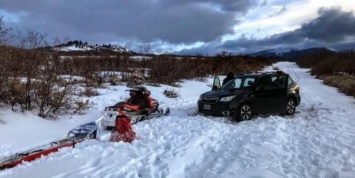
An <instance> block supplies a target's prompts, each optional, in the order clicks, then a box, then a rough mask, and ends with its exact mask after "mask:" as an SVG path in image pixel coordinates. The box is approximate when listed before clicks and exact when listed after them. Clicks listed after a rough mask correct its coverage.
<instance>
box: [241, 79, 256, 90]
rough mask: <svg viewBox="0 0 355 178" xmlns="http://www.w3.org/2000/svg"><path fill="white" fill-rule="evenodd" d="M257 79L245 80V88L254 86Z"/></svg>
mask: <svg viewBox="0 0 355 178" xmlns="http://www.w3.org/2000/svg"><path fill="white" fill-rule="evenodd" d="M254 81H255V78H245V79H244V83H243V88H249V87H251V86H252V85H253V84H254Z"/></svg>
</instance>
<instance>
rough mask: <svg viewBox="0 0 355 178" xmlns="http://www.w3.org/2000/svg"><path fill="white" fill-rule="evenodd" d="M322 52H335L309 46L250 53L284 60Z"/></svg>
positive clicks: (255, 55) (254, 55)
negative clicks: (307, 47)
mask: <svg viewBox="0 0 355 178" xmlns="http://www.w3.org/2000/svg"><path fill="white" fill-rule="evenodd" d="M321 52H335V51H333V50H330V49H328V48H309V49H301V50H299V49H293V48H282V49H271V50H265V51H260V52H256V53H251V54H249V55H250V56H253V57H270V58H279V59H282V60H296V59H298V58H300V57H305V56H310V55H313V54H316V53H321Z"/></svg>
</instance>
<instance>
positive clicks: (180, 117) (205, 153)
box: [0, 62, 355, 178]
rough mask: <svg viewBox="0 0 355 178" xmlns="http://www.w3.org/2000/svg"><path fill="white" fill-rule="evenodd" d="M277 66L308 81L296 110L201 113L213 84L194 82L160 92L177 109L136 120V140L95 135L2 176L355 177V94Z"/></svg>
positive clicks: (302, 84) (287, 66) (284, 65)
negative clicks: (172, 96)
mask: <svg viewBox="0 0 355 178" xmlns="http://www.w3.org/2000/svg"><path fill="white" fill-rule="evenodd" d="M275 65H276V66H278V68H280V69H282V70H283V71H285V72H288V73H289V74H290V75H291V76H292V77H293V78H294V79H295V80H296V81H297V83H298V84H299V85H300V87H301V97H302V103H301V105H300V106H299V107H298V108H297V113H296V114H295V115H294V116H286V117H281V116H263V117H260V116H259V117H255V118H254V119H253V120H251V121H245V122H240V123H234V122H231V121H229V120H228V119H227V118H222V117H204V116H199V115H196V114H194V113H195V112H196V111H195V110H196V101H197V97H198V95H199V94H201V93H203V92H204V91H207V90H208V89H209V88H208V87H207V86H206V85H205V84H201V82H200V83H198V82H193V81H187V82H185V83H183V84H182V87H181V88H180V89H179V90H180V99H176V100H164V99H163V97H161V98H159V97H160V96H158V97H157V99H158V100H160V101H162V102H163V103H164V104H168V105H170V108H171V114H170V115H169V116H164V117H161V118H157V119H151V120H146V121H143V122H140V123H138V124H136V125H134V126H133V128H134V130H135V131H136V133H137V139H136V140H135V141H134V142H132V143H131V144H129V143H111V142H107V141H105V140H100V141H99V140H88V141H85V142H83V143H80V144H78V145H77V146H76V147H75V148H64V149H61V150H60V151H59V152H57V153H53V154H51V155H49V156H47V157H42V158H40V159H38V160H35V161H33V162H30V163H23V164H22V165H20V166H17V167H15V168H12V169H7V170H4V171H0V177H16V178H21V177H23V178H28V177H35V178H40V177H43V178H48V177H55V178H68V177H72V178H77V177H95V178H96V177H98V178H101V177H105V178H111V177H112V178H114V177H144V178H147V177H148V178H149V177H154V178H155V177H179V178H180V177H269V178H277V177H280V178H285V177H292V178H294V177H307V178H308V177H312V178H316V177H320V178H324V177H329V178H330V177H342V178H343V177H347V178H354V177H355V129H354V128H355V116H354V114H355V100H354V99H353V98H352V97H348V96H345V95H343V94H341V93H338V92H337V90H336V89H335V88H332V87H329V86H325V85H323V84H322V82H321V81H320V80H318V79H315V78H314V77H313V76H310V75H309V73H307V71H308V70H306V69H300V68H299V67H298V66H297V65H295V64H294V63H289V62H280V63H277V64H275ZM270 69H271V67H270ZM202 85H203V86H202ZM149 89H151V91H152V93H153V95H154V89H152V88H149ZM1 127H4V126H1ZM1 127H0V128H1ZM9 137H10V136H9ZM106 137H107V136H106ZM106 137H105V135H104V136H102V138H106ZM0 143H2V142H0ZM9 147H10V146H9ZM1 150H7V148H2V147H1V146H0V151H1ZM0 155H1V153H0Z"/></svg>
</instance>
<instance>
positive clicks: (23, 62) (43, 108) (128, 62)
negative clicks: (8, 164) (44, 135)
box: [0, 18, 274, 118]
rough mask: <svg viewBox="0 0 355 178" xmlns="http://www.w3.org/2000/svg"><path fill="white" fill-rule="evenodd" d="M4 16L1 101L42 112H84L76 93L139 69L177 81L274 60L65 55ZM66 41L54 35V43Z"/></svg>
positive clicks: (154, 80) (152, 78) (156, 80)
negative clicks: (15, 30) (9, 25)
mask: <svg viewBox="0 0 355 178" xmlns="http://www.w3.org/2000/svg"><path fill="white" fill-rule="evenodd" d="M10 31H11V29H4V28H3V25H2V24H1V18H0V61H1V65H0V103H5V104H8V105H9V106H11V108H12V109H17V108H20V109H21V110H32V111H35V112H37V113H38V115H39V116H40V117H44V118H45V117H55V116H56V115H59V114H60V113H63V112H66V113H67V112H71V113H75V112H80V110H81V109H82V108H84V107H85V106H86V105H87V104H88V102H87V101H82V100H81V99H80V98H81V97H77V96H82V95H95V94H97V92H95V88H96V87H103V84H104V83H110V84H112V85H117V84H120V83H122V82H127V81H128V80H129V78H130V77H131V75H132V73H134V72H135V71H137V70H139V71H140V72H141V73H142V74H143V75H144V77H145V80H146V82H147V84H154V85H156V84H158V85H159V84H169V85H174V84H176V82H179V81H181V80H184V79H197V80H204V79H205V77H207V76H209V75H216V74H218V75H225V74H226V73H227V72H229V71H233V72H235V73H250V72H254V71H258V70H260V69H262V68H263V67H265V66H266V65H270V64H271V63H273V62H274V61H273V60H270V59H265V58H251V57H246V56H231V55H226V54H225V53H221V54H218V55H216V56H214V57H206V56H195V57H191V56H190V57H183V56H180V57H177V56H170V55H150V56H139V57H137V56H136V57H132V56H131V55H129V54H116V55H112V54H104V55H100V56H91V55H90V56H74V57H71V56H62V55H61V54H60V53H59V52H58V51H56V50H52V49H51V48H48V46H50V44H49V43H48V42H47V41H46V40H45V39H46V36H45V35H41V34H39V33H36V32H31V31H28V32H27V34H25V35H24V36H23V35H21V36H20V35H12V34H11V33H10ZM56 43H57V44H61V43H62V42H61V43H59V41H54V42H53V44H51V45H52V46H55V44H56Z"/></svg>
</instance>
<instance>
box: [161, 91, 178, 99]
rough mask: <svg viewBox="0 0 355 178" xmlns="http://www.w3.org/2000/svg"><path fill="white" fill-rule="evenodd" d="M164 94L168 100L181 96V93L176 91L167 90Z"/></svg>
mask: <svg viewBox="0 0 355 178" xmlns="http://www.w3.org/2000/svg"><path fill="white" fill-rule="evenodd" d="M163 93H164V95H165V96H166V97H168V98H177V97H178V96H179V92H178V91H177V90H175V89H165V90H164V92H163Z"/></svg>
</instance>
